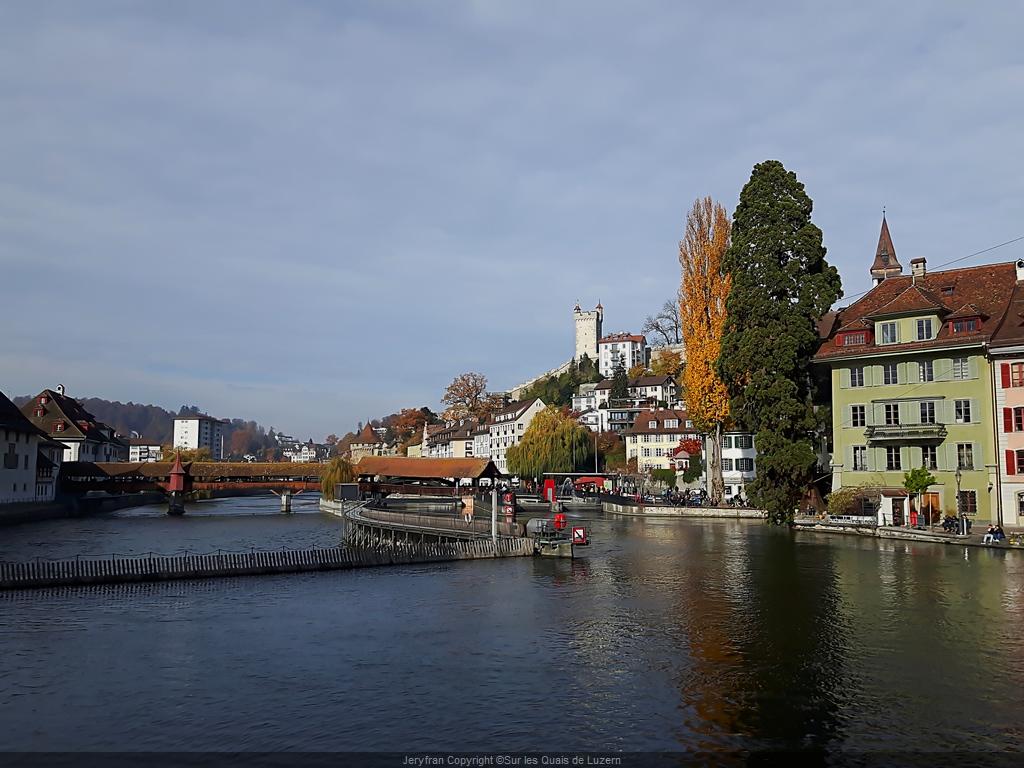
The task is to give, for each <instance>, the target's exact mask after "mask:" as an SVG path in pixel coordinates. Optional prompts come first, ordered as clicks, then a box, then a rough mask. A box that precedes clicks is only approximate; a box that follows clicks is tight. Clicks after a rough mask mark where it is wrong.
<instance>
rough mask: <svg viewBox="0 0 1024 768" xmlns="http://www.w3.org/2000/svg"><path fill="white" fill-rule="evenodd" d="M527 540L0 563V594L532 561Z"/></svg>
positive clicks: (402, 543)
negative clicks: (453, 563) (449, 563)
mask: <svg viewBox="0 0 1024 768" xmlns="http://www.w3.org/2000/svg"><path fill="white" fill-rule="evenodd" d="M533 553H534V544H533V540H532V539H528V538H501V539H499V540H498V541H497V542H492V541H491V540H490V539H479V540H476V541H456V542H449V543H441V544H417V545H409V544H406V543H404V542H395V543H394V544H392V545H390V546H385V547H378V548H375V549H349V548H347V547H331V548H324V549H320V548H317V549H298V550H276V551H259V550H253V551H250V552H228V553H210V554H195V555H191V554H185V555H171V556H163V555H157V556H150V557H128V558H124V557H110V558H103V559H92V558H78V559H75V560H34V561H29V562H0V589H27V588H35V587H56V586H76V585H87V584H118V583H127V582H136V581H167V580H171V579H209V578H220V577H225V576H257V575H264V574H275V573H301V572H304V571H333V570H344V569H348V568H364V567H370V566H378V565H412V564H416V563H436V562H447V561H453V560H476V559H483V558H494V557H524V556H528V555H533Z"/></svg>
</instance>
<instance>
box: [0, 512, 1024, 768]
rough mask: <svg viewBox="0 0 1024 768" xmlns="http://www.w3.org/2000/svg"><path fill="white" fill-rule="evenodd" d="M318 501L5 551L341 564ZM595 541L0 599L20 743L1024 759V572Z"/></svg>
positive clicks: (970, 552) (846, 552)
mask: <svg viewBox="0 0 1024 768" xmlns="http://www.w3.org/2000/svg"><path fill="white" fill-rule="evenodd" d="M315 503H316V501H315V498H311V499H309V500H304V499H303V497H300V498H299V499H298V500H297V505H296V509H297V510H299V511H298V513H297V514H294V515H291V516H283V515H280V514H278V513H277V504H278V502H277V499H275V498H273V497H270V498H268V499H266V500H260V499H252V498H248V499H235V500H222V501H218V502H210V503H208V504H203V505H198V507H197V508H196V509H190V511H189V514H188V515H186V516H185V517H184V518H179V519H171V518H168V517H167V516H166V515H164V514H163V512H162V510H161V509H160V508H151V509H139V510H130V511H123V512H118V513H114V514H112V515H109V516H106V517H101V518H87V519H73V520H59V521H52V522H47V523H40V524H38V525H29V526H20V527H16V528H10V529H6V530H4V531H3V535H2V538H0V559H18V560H24V559H29V558H32V557H35V556H41V557H67V556H74V555H75V554H103V553H110V552H121V553H123V554H133V553H135V554H139V553H145V552H148V551H150V550H156V551H162V552H175V551H180V550H182V549H192V550H195V549H200V548H202V549H204V550H207V551H208V550H210V549H217V548H224V549H231V548H237V549H247V548H250V547H257V548H272V547H279V546H288V547H293V548H297V547H310V546H313V545H314V544H315V545H317V546H332V545H334V544H336V543H337V541H338V536H339V534H340V530H339V528H340V526H339V523H338V521H337V519H335V518H332V517H330V516H327V515H321V514H319V513H317V512H315V511H313V510H314V509H315ZM303 510H307V511H303ZM592 528H593V532H594V534H595V536H594V542H595V543H594V544H593V545H592V546H591V547H590V549H589V550H588V551H587V553H586V557H584V558H581V559H577V560H574V561H570V560H558V559H541V558H512V559H503V560H484V561H476V562H472V563H444V564H428V565H413V566H408V567H396V568H375V569H360V570H352V571H332V572H324V573H310V574H297V575H287V576H263V577H258V578H236V579H225V580H215V581H198V582H187V581H181V582H167V583H155V584H138V585H124V586H110V587H89V588H85V589H57V590H46V589H44V590H34V591H17V592H7V593H3V594H0V658H3V659H5V663H4V664H3V665H2V667H0V711H2V712H3V713H4V714H3V719H4V728H3V729H0V748H2V749H5V750H38V749H54V750H61V749H66V750H77V749H92V750H177V749H187V750H383V749H408V750H434V749H436V750H448V749H464V750H478V749H488V748H490V749H493V748H503V749H508V750H514V749H529V750H534V749H566V750H576V749H586V750H606V749H611V750H683V751H688V752H692V751H697V750H700V751H712V752H714V751H725V750H728V751H733V750H737V749H758V748H825V747H829V748H834V749H843V750H850V751H857V752H862V751H864V750H877V751H882V752H886V753H889V752H893V751H900V752H903V751H906V750H913V749H929V750H960V751H972V752H977V751H989V750H1006V749H1019V747H1020V745H1021V744H1022V743H1024V732H1022V726H1021V723H1022V718H1021V716H1020V707H1019V702H1020V691H1021V690H1022V687H1024V653H1022V637H1024V599H1022V598H1024V557H1021V556H1020V553H1016V552H1002V551H991V550H981V549H959V548H955V547H952V546H936V545H931V544H924V543H921V544H919V543H916V542H894V541H879V540H874V539H861V538H855V537H826V536H807V535H805V536H800V537H797V536H794V535H793V534H791V533H790V532H788V531H785V530H777V529H773V528H770V527H767V526H764V525H763V524H761V523H759V522H751V521H738V520H729V521H720V520H700V521H696V520H685V521H683V520H654V519H642V518H605V519H599V520H597V521H595V522H594V523H593V524H592Z"/></svg>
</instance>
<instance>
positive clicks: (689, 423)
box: [686, 419, 693, 429]
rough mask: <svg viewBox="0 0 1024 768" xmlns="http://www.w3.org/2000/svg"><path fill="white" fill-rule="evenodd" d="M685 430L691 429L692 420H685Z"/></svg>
mask: <svg viewBox="0 0 1024 768" xmlns="http://www.w3.org/2000/svg"><path fill="white" fill-rule="evenodd" d="M686 428H687V429H693V420H692V419H687V420H686Z"/></svg>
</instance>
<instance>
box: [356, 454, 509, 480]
mask: <svg viewBox="0 0 1024 768" xmlns="http://www.w3.org/2000/svg"><path fill="white" fill-rule="evenodd" d="M355 469H356V474H357V475H359V476H360V477H371V476H379V477H396V478H406V479H409V480H444V479H447V478H450V477H457V478H460V479H464V478H472V479H479V478H481V477H500V476H501V472H500V471H499V470H498V468H497V467H496V466H494V462H493V461H491V460H490V459H473V458H467V459H430V458H419V457H416V456H413V457H409V456H364V457H363V458H361V459H360V460H359V463H358V464H356V468H355Z"/></svg>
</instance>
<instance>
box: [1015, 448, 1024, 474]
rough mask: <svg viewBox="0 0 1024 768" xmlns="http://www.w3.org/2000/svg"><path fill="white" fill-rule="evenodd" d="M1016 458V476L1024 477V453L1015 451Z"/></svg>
mask: <svg viewBox="0 0 1024 768" xmlns="http://www.w3.org/2000/svg"><path fill="white" fill-rule="evenodd" d="M1014 458H1015V459H1016V464H1017V466H1016V470H1017V471H1016V474H1018V475H1024V451H1015V452H1014Z"/></svg>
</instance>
